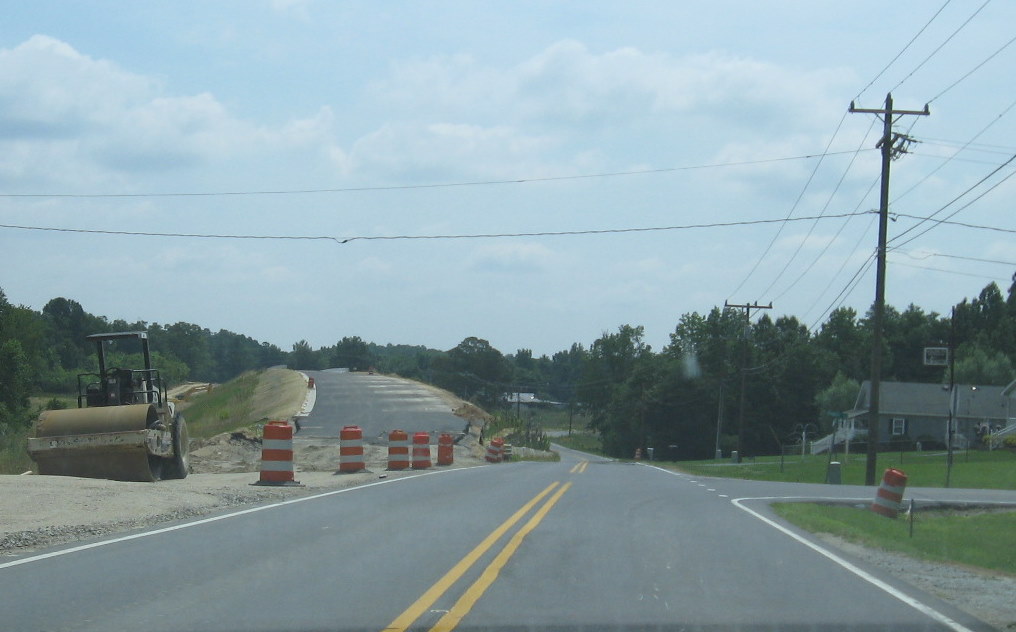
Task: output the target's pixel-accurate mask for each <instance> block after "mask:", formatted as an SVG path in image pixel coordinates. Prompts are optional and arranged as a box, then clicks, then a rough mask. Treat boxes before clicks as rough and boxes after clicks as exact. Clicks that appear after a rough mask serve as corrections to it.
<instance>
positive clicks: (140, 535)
mask: <svg viewBox="0 0 1016 632" xmlns="http://www.w3.org/2000/svg"><path fill="white" fill-rule="evenodd" d="M476 467H483V466H482V465H471V466H469V467H457V468H454V469H451V470H435V471H432V472H421V473H419V474H412V475H410V476H403V477H401V478H391V479H388V480H384V481H374V482H373V483H366V484H364V485H355V486H353V487H344V488H342V489H333V490H332V491H328V492H324V493H321V494H314V495H312V496H301V497H299V498H291V499H289V500H283V501H280V502H277V503H271V504H269V505H258V506H257V507H250V508H249V509H241V510H240V511H234V512H231V513H228V514H222V515H221V516H212V517H210V518H201V519H199V520H193V521H191V522H185V523H183V524H176V525H173V526H171V527H162V528H159V529H153V530H151V531H142V532H141V533H132V534H131V535H125V536H121V537H118V538H111V539H109V540H100V541H99V542H91V543H89V544H82V545H79V546H75V547H71V548H69V549H60V550H59V551H51V552H49V553H41V554H39V555H32V556H30V557H25V558H22V559H18V560H13V561H10V562H4V563H2V564H0V570H3V569H5V568H11V567H12V566H20V565H22V564H29V563H31V562H40V561H42V560H46V559H49V558H52V557H60V556H61V555H69V554H71V553H78V552H80V551H87V550H88V549H95V548H98V547H100V546H106V545H109V544H116V543H118V542H126V541H128V540H137V539H139V538H147V537H148V536H152V535H160V534H162V533H169V532H170V531H179V530H180V529H188V528H190V527H196V526H199V525H203V524H208V523H210V522H218V521H219V520H225V519H227V518H235V517H237V516H244V515H247V514H252V513H257V512H259V511H264V510H266V509H275V508H276V507H283V506H285V505H293V504H296V503H302V502H306V501H308V500H316V499H318V498H324V497H326V496H334V495H336V494H344V493H346V492H353V491H356V490H359V489H366V488H368V487H374V486H376V485H385V484H387V483H398V482H401V481H408V480H411V479H414V478H420V477H421V476H433V475H435V474H448V473H449V472H461V471H464V470H471V469H473V468H476Z"/></svg>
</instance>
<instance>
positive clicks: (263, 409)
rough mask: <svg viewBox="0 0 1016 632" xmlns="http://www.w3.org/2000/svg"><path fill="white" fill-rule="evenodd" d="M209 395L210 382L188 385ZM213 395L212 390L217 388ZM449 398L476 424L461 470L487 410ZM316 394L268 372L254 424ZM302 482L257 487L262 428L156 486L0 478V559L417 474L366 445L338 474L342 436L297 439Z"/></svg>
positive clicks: (258, 392)
mask: <svg viewBox="0 0 1016 632" xmlns="http://www.w3.org/2000/svg"><path fill="white" fill-rule="evenodd" d="M184 390H185V391H189V393H188V394H189V397H188V398H187V399H191V400H193V398H194V397H202V395H200V394H199V393H200V392H201V391H202V390H205V391H207V385H201V387H200V388H193V389H191V388H189V387H188V388H187V389H184ZM212 390H214V387H213V389H212ZM440 393H442V398H444V399H445V401H447V402H448V403H449V407H450V409H451V410H453V411H454V412H455V413H456V414H459V415H460V416H462V417H463V418H465V419H467V420H470V421H471V426H470V429H469V432H468V433H467V434H466V436H464V437H463V438H462V439H461V440H460V441H459V443H458V445H456V446H455V449H454V458H455V465H454V466H451V467H469V466H474V465H480V464H482V463H483V458H482V456H483V451H482V448H481V447H480V446H479V444H478V438H479V434H480V428H481V426H482V421H481V420H482V419H483V413H482V411H479V409H476V408H475V407H471V405H469V404H467V403H466V402H462V401H461V400H458V399H457V398H455V397H454V396H452V395H451V394H449V393H446V392H444V391H440ZM314 395H315V392H314V391H313V390H312V389H308V388H307V382H306V378H305V376H303V375H302V374H300V373H298V372H295V371H288V370H271V371H266V372H264V373H263V374H262V378H261V381H260V382H259V384H258V386H257V387H256V388H255V389H254V394H253V396H252V397H251V402H250V409H249V410H250V413H249V414H250V419H249V421H250V422H256V421H259V420H263V419H292V418H293V417H294V416H296V415H297V414H299V413H300V412H301V411H302V412H304V413H306V412H308V406H307V405H308V403H311V404H312V402H313V398H314ZM293 451H294V456H293V463H294V468H295V476H294V477H295V478H296V480H297V481H299V482H300V483H301V484H302V485H303V487H261V486H253V485H252V483H255V482H257V481H258V479H259V478H260V474H259V470H260V464H261V439H260V436H259V433H258V432H257V430H256V429H255V427H254V426H252V427H250V428H248V429H245V430H240V431H236V432H227V433H223V434H220V435H217V436H214V437H211V438H209V439H200V440H192V441H191V453H190V456H191V474H190V475H189V476H188V477H187V478H186V479H183V480H171V481H161V482H159V483H156V484H149V483H124V482H119V481H107V480H96V479H83V478H73V477H60V476H0V516H2V520H0V556H3V555H4V554H8V555H9V554H10V553H11V552H14V551H17V552H18V553H19V554H20V553H24V552H26V551H30V550H33V549H36V548H39V547H44V546H49V545H53V544H59V543H64V542H73V541H77V540H81V539H85V538H91V537H96V536H101V535H106V534H111V533H116V532H119V531H124V530H128V529H134V528H141V527H146V526H151V525H155V524H159V523H162V522H167V521H172V520H181V519H187V518H192V517H195V516H200V515H203V514H207V513H210V512H212V511H215V510H219V509H222V508H226V507H232V506H239V505H247V504H254V503H261V502H268V501H272V500H278V499H284V498H292V497H296V496H301V495H308V494H312V493H317V492H321V491H325V490H329V489H337V488H343V487H350V486H354V485H361V484H363V483H367V482H371V481H376V480H379V479H380V478H399V477H403V476H409V475H411V474H413V472H412V471H406V472H387V471H386V470H385V468H386V467H387V447H386V446H384V445H371V444H368V445H365V447H364V451H365V455H364V456H365V462H366V466H367V469H366V470H365V471H363V472H359V473H354V474H336V473H335V471H336V469H337V468H338V462H339V460H338V459H339V456H338V455H339V446H338V443H337V441H335V440H329V439H324V440H311V439H303V438H301V437H299V435H297V437H296V438H295V439H294V442H293Z"/></svg>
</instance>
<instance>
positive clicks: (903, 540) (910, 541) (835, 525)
mask: <svg viewBox="0 0 1016 632" xmlns="http://www.w3.org/2000/svg"><path fill="white" fill-rule="evenodd" d="M773 509H774V510H775V511H776V513H778V514H779V515H781V516H783V517H784V518H786V519H787V520H789V521H790V522H792V523H794V524H796V525H798V526H799V527H801V528H803V529H806V530H808V531H812V532H817V533H831V534H833V535H837V536H840V537H842V538H844V539H846V540H849V541H851V542H854V543H857V544H862V545H864V546H867V547H872V548H881V549H885V550H888V551H895V552H899V553H905V554H907V555H910V556H912V557H917V558H920V559H925V560H931V561H943V562H954V563H958V564H969V565H971V566H978V567H981V568H988V569H991V570H995V571H999V572H1002V573H1008V574H1010V575H1016V511H1012V510H1009V511H992V512H984V511H928V512H922V511H917V512H915V514H914V536H913V537H912V538H911V537H910V532H909V524H908V520H906V519H905V518H903V517H901V518H898V519H896V520H892V519H889V518H885V517H883V516H880V515H878V514H876V513H874V512H872V511H870V510H868V509H857V508H854V507H842V506H831V505H819V504H813V503H776V504H774V505H773Z"/></svg>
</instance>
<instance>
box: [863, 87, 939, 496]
mask: <svg viewBox="0 0 1016 632" xmlns="http://www.w3.org/2000/svg"><path fill="white" fill-rule="evenodd" d="M850 111H851V112H856V113H862V114H880V115H881V117H882V139H881V140H880V141H879V142H878V145H876V146H877V147H879V148H881V149H882V187H881V191H880V193H879V203H878V251H877V253H876V259H875V308H874V309H875V314H874V321H873V323H872V329H873V331H872V342H871V393H870V395H869V398H868V404H869V406H868V459H867V461H866V464H865V469H864V484H865V485H874V484H875V461H876V458H877V456H876V455H877V448H878V435H879V427H878V426H879V394H880V393H879V391H880V390H881V385H882V330H883V327H884V324H883V321H884V319H885V254H886V241H887V239H886V238H887V233H888V230H889V164H890V163H891V162H892V160H893V159H894V158H898V157H899V156H901V155H902V154H905V153H907V149H906V148H907V144H908V143H909V142H910V139H909V138H908V137H907V136H906V135H905V134H893V121H894V119H893V117H894V116H897V115H898V116H903V115H914V116H928V115H929V114H931V112H930V111H929V110H928V106H927V105H925V106H924V110H894V109H893V95H892V93H889V94H887V95H886V96H885V108H883V109H881V110H874V109H866V108H857V107H854V102H853V101H851V102H850Z"/></svg>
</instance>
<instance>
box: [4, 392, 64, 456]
mask: <svg viewBox="0 0 1016 632" xmlns="http://www.w3.org/2000/svg"><path fill="white" fill-rule="evenodd" d="M54 399H55V400H57V401H58V402H59V403H60V404H62V405H63V406H64V407H65V408H75V407H76V406H77V405H78V402H77V398H76V397H75V396H73V395H65V394H54V393H46V394H42V395H38V396H35V397H30V398H28V404H29V408H30V410H31V413H30V418H31V422H30V423H28V424H26V425H25V426H23V427H16V428H8V429H6V433H4V434H0V474H21V473H22V472H27V471H28V470H31V469H32V467H33V466H34V465H35V464H34V463H33V462H32V459H30V458H29V457H28V452H27V447H28V437H29V436H30V435H31V434H32V426H33V425H34V423H35V419H36V417H38V416H39V413H40V412H42V411H43V410H45V408H46V406H47V405H48V404H49V403H50V401H51V400H54Z"/></svg>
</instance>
